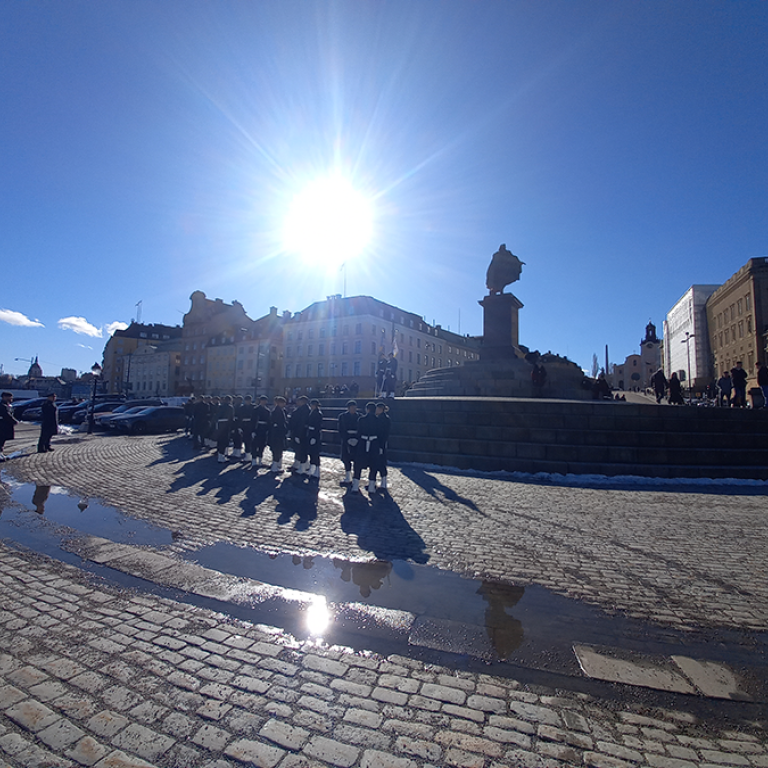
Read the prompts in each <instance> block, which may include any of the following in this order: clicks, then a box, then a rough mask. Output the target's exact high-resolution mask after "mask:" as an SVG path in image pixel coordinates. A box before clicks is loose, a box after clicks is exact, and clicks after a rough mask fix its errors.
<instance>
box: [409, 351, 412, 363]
mask: <svg viewBox="0 0 768 768" xmlns="http://www.w3.org/2000/svg"><path fill="white" fill-rule="evenodd" d="M408 362H409V363H412V362H413V350H410V349H409V350H408Z"/></svg>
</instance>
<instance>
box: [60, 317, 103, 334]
mask: <svg viewBox="0 0 768 768" xmlns="http://www.w3.org/2000/svg"><path fill="white" fill-rule="evenodd" d="M59 328H61V330H62V331H74V332H75V333H80V334H82V335H83V336H93V337H94V338H96V339H100V338H101V337H102V336H103V335H104V334H103V332H102V330H101V328H97V327H96V326H95V325H91V324H90V323H89V322H88V321H87V320H86V319H85V318H84V317H62V318H61V320H59Z"/></svg>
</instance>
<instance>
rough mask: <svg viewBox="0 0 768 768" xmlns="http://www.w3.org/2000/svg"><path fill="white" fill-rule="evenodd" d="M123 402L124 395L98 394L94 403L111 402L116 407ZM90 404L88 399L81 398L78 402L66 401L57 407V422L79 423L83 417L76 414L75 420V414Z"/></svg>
mask: <svg viewBox="0 0 768 768" xmlns="http://www.w3.org/2000/svg"><path fill="white" fill-rule="evenodd" d="M124 402H125V396H124V395H107V396H106V397H104V396H98V397H97V398H96V405H101V404H102V403H111V404H112V407H113V408H115V407H117V406H118V405H122V404H123V403H124ZM90 405H91V401H90V400H83V401H82V402H80V403H67V404H66V405H62V406H61V407H60V408H59V423H60V424H81V423H82V422H83V418H82V417H81V416H77V421H75V415H76V414H80V413H81V412H82V411H84V410H85V409H86V408H89V407H90Z"/></svg>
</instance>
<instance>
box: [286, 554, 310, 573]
mask: <svg viewBox="0 0 768 768" xmlns="http://www.w3.org/2000/svg"><path fill="white" fill-rule="evenodd" d="M291 562H293V564H294V565H301V566H303V567H304V570H305V571H308V570H309V569H310V568H311V567H312V566H313V565H314V564H315V558H314V557H299V556H298V555H293V556H292V557H291Z"/></svg>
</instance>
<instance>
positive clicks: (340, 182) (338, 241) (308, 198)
mask: <svg viewBox="0 0 768 768" xmlns="http://www.w3.org/2000/svg"><path fill="white" fill-rule="evenodd" d="M372 230H373V215H372V207H371V203H370V201H368V200H366V198H365V197H364V196H363V195H362V194H361V193H360V192H358V191H357V190H356V189H355V188H354V187H353V186H352V185H351V184H350V183H349V182H348V181H347V180H346V179H343V178H341V177H338V176H334V177H330V178H326V179H319V180H317V181H314V182H312V183H311V184H308V185H307V186H306V187H305V188H304V189H303V190H302V191H301V192H300V193H299V194H297V195H296V197H294V198H293V201H292V202H291V207H290V210H289V211H288V215H287V216H286V218H285V229H284V243H285V247H286V249H287V250H288V251H291V252H294V253H298V254H300V255H301V256H302V257H303V258H304V259H305V260H306V261H307V262H313V263H317V262H320V263H321V264H324V265H326V266H327V267H338V266H340V265H341V264H343V263H344V262H345V261H347V259H350V258H354V257H355V256H357V255H358V254H360V253H361V251H362V250H363V249H364V248H365V246H366V245H367V244H368V241H369V240H370V239H371V233H372Z"/></svg>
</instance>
